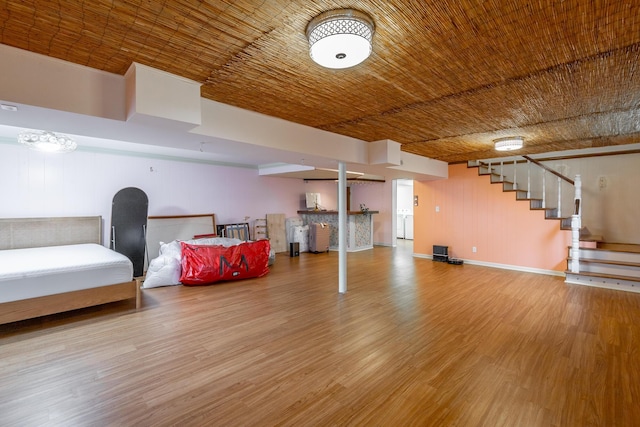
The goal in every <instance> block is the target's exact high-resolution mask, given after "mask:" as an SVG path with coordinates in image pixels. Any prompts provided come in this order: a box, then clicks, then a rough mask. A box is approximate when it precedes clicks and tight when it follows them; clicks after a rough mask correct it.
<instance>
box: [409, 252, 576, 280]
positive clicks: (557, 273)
mask: <svg viewBox="0 0 640 427" xmlns="http://www.w3.org/2000/svg"><path fill="white" fill-rule="evenodd" d="M413 256H414V257H416V258H425V259H433V255H427V254H416V253H414V254H413ZM463 261H464V263H465V264H471V265H480V266H482V267H492V268H501V269H503V270H515V271H521V272H523V273H536V274H546V275H548V276H559V277H564V271H556V270H545V269H542V268H532V267H524V266H521V265H510V264H499V263H495V262H485V261H475V260H470V259H465V260H463Z"/></svg>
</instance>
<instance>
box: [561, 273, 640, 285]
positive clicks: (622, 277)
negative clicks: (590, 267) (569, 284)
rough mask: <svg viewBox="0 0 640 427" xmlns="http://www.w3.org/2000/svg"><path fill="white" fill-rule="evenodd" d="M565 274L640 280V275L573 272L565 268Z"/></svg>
mask: <svg viewBox="0 0 640 427" xmlns="http://www.w3.org/2000/svg"><path fill="white" fill-rule="evenodd" d="M564 273H565V274H576V275H580V276H589V277H601V278H603V279H618V280H629V281H631V282H640V277H633V276H620V275H617V274H603V273H590V272H587V271H581V272H579V273H572V272H571V270H565V272H564Z"/></svg>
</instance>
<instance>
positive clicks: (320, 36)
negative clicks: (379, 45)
mask: <svg viewBox="0 0 640 427" xmlns="http://www.w3.org/2000/svg"><path fill="white" fill-rule="evenodd" d="M374 30H375V25H374V23H373V19H371V17H369V15H367V14H365V13H364V12H360V11H358V10H354V9H335V10H329V11H327V12H323V13H321V14H320V15H318V16H316V17H315V18H313V19H312V20H311V21H310V22H309V25H307V31H306V33H307V40H309V55H310V56H311V59H313V60H314V61H315V62H316V63H317V64H319V65H321V66H323V67H326V68H333V69H342V68H350V67H353V66H355V65H358V64H360V63H361V62H362V61H364V60H365V59H367V58H368V57H369V55H370V54H371V40H372V38H373V32H374Z"/></svg>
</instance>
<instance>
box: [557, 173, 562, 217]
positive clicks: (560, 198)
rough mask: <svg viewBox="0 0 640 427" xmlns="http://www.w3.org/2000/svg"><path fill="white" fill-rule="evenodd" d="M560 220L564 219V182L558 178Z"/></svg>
mask: <svg viewBox="0 0 640 427" xmlns="http://www.w3.org/2000/svg"><path fill="white" fill-rule="evenodd" d="M558 218H562V180H561V179H560V178H558Z"/></svg>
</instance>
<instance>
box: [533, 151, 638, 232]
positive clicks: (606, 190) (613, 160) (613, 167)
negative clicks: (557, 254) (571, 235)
mask: <svg viewBox="0 0 640 427" xmlns="http://www.w3.org/2000/svg"><path fill="white" fill-rule="evenodd" d="M543 163H545V164H546V165H547V166H549V167H551V168H552V169H554V170H559V171H562V172H563V173H564V174H565V175H566V176H568V177H570V178H573V177H574V176H575V175H577V174H580V176H581V178H582V209H583V211H582V225H583V226H586V227H587V228H588V229H589V230H590V231H591V233H592V234H597V235H602V236H603V237H604V239H605V240H606V241H607V242H612V243H640V226H639V218H640V190H639V189H638V184H639V183H640V154H622V155H611V156H597V157H586V158H582V159H569V160H559V161H549V162H543ZM601 177H602V178H603V180H604V187H601V186H600V182H599V181H600V178H601ZM567 193H568V192H567ZM565 196H568V197H570V199H573V194H565ZM563 205H566V203H563Z"/></svg>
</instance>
